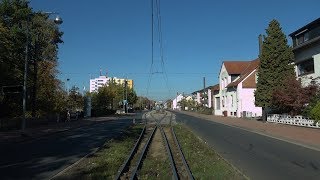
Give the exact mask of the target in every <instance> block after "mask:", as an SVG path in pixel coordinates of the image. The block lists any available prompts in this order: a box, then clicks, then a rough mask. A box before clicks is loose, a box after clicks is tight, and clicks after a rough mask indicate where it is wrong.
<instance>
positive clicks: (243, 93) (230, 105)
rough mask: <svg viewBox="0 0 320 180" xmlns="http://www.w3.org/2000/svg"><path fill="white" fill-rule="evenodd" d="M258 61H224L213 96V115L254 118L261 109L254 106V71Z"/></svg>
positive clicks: (258, 114)
mask: <svg viewBox="0 0 320 180" xmlns="http://www.w3.org/2000/svg"><path fill="white" fill-rule="evenodd" d="M258 65H259V60H258V59H256V60H253V61H225V62H223V64H222V67H221V70H220V74H219V82H220V86H219V88H220V89H219V93H218V94H216V95H215V96H214V107H215V109H214V114H215V115H220V116H222V115H223V116H231V117H232V116H233V117H256V116H261V115H262V108H261V107H256V106H255V98H254V91H255V89H256V70H257V68H258Z"/></svg>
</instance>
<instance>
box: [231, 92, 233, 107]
mask: <svg viewBox="0 0 320 180" xmlns="http://www.w3.org/2000/svg"><path fill="white" fill-rule="evenodd" d="M231 107H233V95H231Z"/></svg>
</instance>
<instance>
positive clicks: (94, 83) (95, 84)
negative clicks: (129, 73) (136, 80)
mask: <svg viewBox="0 0 320 180" xmlns="http://www.w3.org/2000/svg"><path fill="white" fill-rule="evenodd" d="M126 80H127V81H128V87H129V88H133V80H132V79H122V78H117V77H106V76H99V77H98V78H94V79H90V92H97V91H98V89H99V88H100V87H102V86H105V85H108V84H109V83H110V81H114V82H115V83H116V84H124V83H125V81H126Z"/></svg>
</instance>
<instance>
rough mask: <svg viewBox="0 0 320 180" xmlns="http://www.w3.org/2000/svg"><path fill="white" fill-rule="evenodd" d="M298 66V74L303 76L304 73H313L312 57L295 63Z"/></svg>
mask: <svg viewBox="0 0 320 180" xmlns="http://www.w3.org/2000/svg"><path fill="white" fill-rule="evenodd" d="M297 67H298V75H299V76H303V75H306V74H312V73H314V60H313V58H311V59H308V60H305V61H303V62H301V63H299V64H297Z"/></svg>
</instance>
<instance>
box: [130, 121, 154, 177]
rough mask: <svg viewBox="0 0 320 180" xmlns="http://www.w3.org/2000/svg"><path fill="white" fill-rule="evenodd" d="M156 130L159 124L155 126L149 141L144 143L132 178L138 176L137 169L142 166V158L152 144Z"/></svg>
mask: <svg viewBox="0 0 320 180" xmlns="http://www.w3.org/2000/svg"><path fill="white" fill-rule="evenodd" d="M156 130H157V126H155V127H154V129H153V131H152V133H151V135H150V136H149V138H148V141H147V143H146V144H145V145H144V147H143V149H142V152H141V154H140V157H139V160H138V161H137V163H136V167H135V168H134V170H133V172H132V173H131V177H130V179H131V180H133V179H135V178H136V175H137V171H138V169H139V168H140V165H141V161H142V159H143V157H144V155H145V153H146V150H147V149H148V147H149V145H150V142H151V139H152V137H153V135H154V134H155V132H156Z"/></svg>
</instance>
